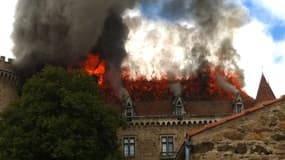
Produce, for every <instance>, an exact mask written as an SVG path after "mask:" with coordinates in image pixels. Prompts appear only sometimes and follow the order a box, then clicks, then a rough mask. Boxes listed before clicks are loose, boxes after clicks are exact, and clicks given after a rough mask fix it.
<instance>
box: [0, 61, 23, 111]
mask: <svg viewBox="0 0 285 160" xmlns="http://www.w3.org/2000/svg"><path fill="white" fill-rule="evenodd" d="M12 61H13V60H12V59H10V58H9V59H8V60H5V57H4V56H1V57H0V112H1V111H3V109H4V108H5V107H7V105H8V104H9V103H10V102H11V101H12V100H14V99H15V98H16V97H17V86H18V81H19V79H18V77H17V75H16V73H15V72H14V67H13V65H12Z"/></svg>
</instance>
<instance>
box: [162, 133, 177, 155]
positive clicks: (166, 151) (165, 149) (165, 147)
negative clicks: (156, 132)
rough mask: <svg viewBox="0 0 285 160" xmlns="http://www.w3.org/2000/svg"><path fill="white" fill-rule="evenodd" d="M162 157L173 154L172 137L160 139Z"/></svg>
mask: <svg viewBox="0 0 285 160" xmlns="http://www.w3.org/2000/svg"><path fill="white" fill-rule="evenodd" d="M161 152H162V156H167V155H172V154H173V153H174V145H173V136H162V137H161Z"/></svg>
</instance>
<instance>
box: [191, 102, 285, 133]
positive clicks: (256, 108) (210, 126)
mask: <svg viewBox="0 0 285 160" xmlns="http://www.w3.org/2000/svg"><path fill="white" fill-rule="evenodd" d="M281 100H285V97H282V98H280V99H275V100H269V101H266V102H263V103H260V104H258V105H256V106H254V107H249V108H248V109H245V110H244V111H243V112H241V113H239V114H234V115H231V116H228V117H225V118H223V119H221V120H219V121H217V122H215V123H211V124H209V125H206V126H204V127H202V128H199V129H196V130H192V131H189V132H188V133H187V138H190V137H192V136H194V135H196V134H199V133H201V132H204V131H206V130H207V129H209V128H213V127H216V126H218V125H221V124H224V123H226V122H228V121H231V120H234V119H237V118H240V117H243V116H245V115H247V114H249V113H252V112H255V111H257V110H259V109H261V108H264V107H267V106H269V105H271V104H273V103H276V102H278V101H281Z"/></svg>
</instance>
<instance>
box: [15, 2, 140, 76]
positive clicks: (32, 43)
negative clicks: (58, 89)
mask: <svg viewBox="0 0 285 160" xmlns="http://www.w3.org/2000/svg"><path fill="white" fill-rule="evenodd" d="M134 4H135V1H134V0H120V1H118V0H84V1H80V0H19V1H18V4H17V9H16V13H15V23H14V31H13V34H12V37H13V40H14V44H15V47H14V49H13V52H14V55H15V57H16V65H17V68H18V70H19V72H20V73H22V74H24V75H25V76H27V75H30V74H33V73H34V72H36V71H38V70H39V69H41V68H42V67H43V66H44V65H46V64H50V65H58V66H65V67H66V66H69V67H73V66H77V65H79V64H80V63H82V61H84V60H85V58H86V55H87V54H88V53H89V52H90V51H98V53H100V55H101V56H102V57H103V58H105V59H106V61H107V62H108V63H110V64H112V66H114V67H119V66H120V64H121V62H122V60H123V58H124V57H125V56H126V52H125V49H124V41H125V39H126V37H127V33H128V32H127V28H126V26H125V25H124V24H123V23H122V19H121V15H122V13H123V12H124V11H125V10H126V9H128V8H132V7H133V6H134ZM114 50H116V52H115V51H114ZM114 54H116V55H114Z"/></svg>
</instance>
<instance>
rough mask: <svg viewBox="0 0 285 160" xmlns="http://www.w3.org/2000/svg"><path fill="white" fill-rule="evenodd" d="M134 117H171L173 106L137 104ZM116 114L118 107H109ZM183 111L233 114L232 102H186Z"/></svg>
mask: <svg viewBox="0 0 285 160" xmlns="http://www.w3.org/2000/svg"><path fill="white" fill-rule="evenodd" d="M252 104H253V101H245V102H244V105H245V108H248V107H249V106H252ZM134 105H135V106H134V112H135V115H136V116H153V115H159V116H162V115H172V114H173V111H174V109H173V106H172V104H171V101H170V100H164V101H151V102H137V103H135V104H134ZM110 106H111V107H112V108H113V110H115V111H116V112H122V111H123V108H122V106H120V105H110ZM184 107H185V111H186V113H187V114H189V115H204V116H207V115H218V114H231V113H233V106H232V101H230V100H228V101H186V102H185V103H184Z"/></svg>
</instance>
